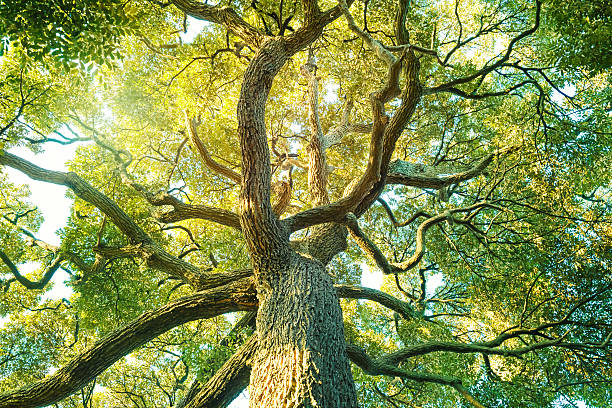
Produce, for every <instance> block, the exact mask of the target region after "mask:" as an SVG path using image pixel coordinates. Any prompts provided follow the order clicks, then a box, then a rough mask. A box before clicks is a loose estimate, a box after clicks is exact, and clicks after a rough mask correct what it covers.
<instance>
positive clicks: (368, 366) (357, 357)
mask: <svg viewBox="0 0 612 408" xmlns="http://www.w3.org/2000/svg"><path fill="white" fill-rule="evenodd" d="M346 352H347V354H348V356H349V358H350V359H351V361H352V362H353V363H355V364H356V365H358V366H359V367H360V368H361V369H362V370H363V371H364V372H365V373H366V374H369V375H388V376H392V377H401V378H405V379H408V380H412V381H416V382H429V383H434V384H440V385H447V386H451V387H453V388H455V389H456V390H457V391H459V392H460V393H461V395H462V396H463V397H464V398H466V400H467V401H468V402H469V403H470V404H472V406H474V407H476V408H485V407H484V405H482V404H481V403H479V402H478V401H477V400H476V398H474V396H472V395H471V394H470V393H469V392H468V391H467V390H466V389H465V388H464V387H463V385H462V384H461V380H460V379H458V378H454V377H448V376H444V375H439V374H430V373H422V372H417V371H408V370H403V369H401V368H399V367H396V366H394V365H391V364H389V363H387V362H386V361H385V360H383V359H380V358H378V359H373V358H372V357H370V356H369V355H368V354H367V353H366V352H365V351H364V350H363V349H362V348H361V347H358V346H355V345H353V344H347V345H346Z"/></svg>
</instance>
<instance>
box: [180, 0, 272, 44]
mask: <svg viewBox="0 0 612 408" xmlns="http://www.w3.org/2000/svg"><path fill="white" fill-rule="evenodd" d="M171 2H172V4H174V5H175V6H176V7H177V8H178V9H179V10H181V11H182V12H184V13H185V14H187V15H189V16H191V17H193V18H195V19H198V20H206V21H210V22H212V23H216V24H221V25H223V26H224V27H226V28H227V29H228V30H229V31H231V32H232V33H234V34H235V35H236V36H238V37H240V38H242V40H243V41H245V42H246V43H248V44H249V45H251V46H253V47H255V48H259V47H260V45H261V44H262V43H263V41H264V39H265V35H264V34H262V33H261V32H260V31H259V30H258V29H256V28H255V27H253V26H252V25H250V24H249V23H247V22H246V21H244V20H243V19H242V18H241V17H240V16H239V15H238V13H236V11H235V10H234V9H232V8H231V7H228V6H221V7H220V6H210V5H208V4H205V3H201V2H199V1H194V0H171Z"/></svg>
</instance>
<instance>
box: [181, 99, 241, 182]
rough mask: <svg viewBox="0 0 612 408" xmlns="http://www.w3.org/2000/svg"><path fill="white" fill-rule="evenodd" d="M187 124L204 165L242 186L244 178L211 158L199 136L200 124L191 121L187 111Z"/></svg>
mask: <svg viewBox="0 0 612 408" xmlns="http://www.w3.org/2000/svg"><path fill="white" fill-rule="evenodd" d="M185 124H186V126H187V133H188V134H189V139H190V140H191V143H193V145H194V146H195V147H196V150H197V151H198V153H199V154H200V158H201V159H202V161H203V162H204V164H205V165H206V166H207V167H208V168H210V169H211V170H213V171H214V172H216V173H219V174H222V175H224V176H225V177H227V178H228V179H230V180H232V181H235V182H236V183H238V184H240V183H241V182H242V177H241V176H240V174H238V173H236V172H235V171H234V170H232V169H230V168H229V167H227V166H224V165H222V164H220V163H217V162H216V161H215V160H213V158H212V157H211V156H210V154H209V153H208V150H206V147H205V146H204V144H203V143H202V141H201V140H200V138H199V136H198V131H197V127H198V125H199V123H198V122H196V120H195V118H192V119H190V118H189V113H188V112H187V111H185Z"/></svg>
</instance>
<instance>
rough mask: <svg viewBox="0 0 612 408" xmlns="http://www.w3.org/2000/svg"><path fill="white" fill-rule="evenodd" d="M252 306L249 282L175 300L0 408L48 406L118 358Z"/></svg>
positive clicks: (1, 399) (6, 397)
mask: <svg viewBox="0 0 612 408" xmlns="http://www.w3.org/2000/svg"><path fill="white" fill-rule="evenodd" d="M256 304H257V297H256V296H255V290H254V287H253V283H252V281H251V279H250V278H245V279H241V280H238V281H235V282H233V283H231V284H228V285H225V286H222V287H218V288H215V289H211V290H208V291H203V292H198V293H195V294H193V295H190V296H186V297H184V298H181V299H178V300H177V301H175V302H172V303H169V304H167V305H165V306H162V307H161V308H159V309H156V310H153V311H150V312H146V313H144V314H142V315H141V316H140V317H139V318H137V319H136V320H134V321H132V322H130V323H128V324H127V325H125V326H123V327H122V328H120V329H118V330H115V331H113V332H112V333H110V334H108V335H107V336H105V337H104V338H102V339H100V340H99V341H98V342H96V343H95V344H94V345H93V346H92V347H90V348H89V349H88V350H86V351H85V352H83V353H82V354H80V355H79V356H77V357H75V358H74V359H72V360H71V361H70V362H69V363H68V364H66V365H65V366H64V367H62V368H60V369H59V370H57V371H56V372H55V373H53V374H52V375H50V376H48V377H46V378H45V379H43V380H41V381H38V382H36V383H34V384H30V385H27V386H25V387H23V388H21V389H19V390H16V391H12V392H9V393H6V394H2V395H0V408H30V407H39V406H43V405H48V404H52V403H54V402H56V401H59V400H61V399H63V398H65V397H67V396H68V395H70V394H72V393H73V392H75V391H77V390H79V389H81V388H82V387H84V386H85V385H86V384H87V383H89V382H90V381H91V380H92V379H93V378H95V377H96V376H97V375H99V374H100V373H102V372H103V371H104V370H106V369H107V368H108V367H110V366H111V365H112V364H113V363H114V362H116V361H117V360H119V359H120V358H121V357H123V356H125V355H127V354H129V353H130V352H131V351H132V350H134V349H136V348H137V347H140V346H141V345H143V344H145V343H147V342H149V341H150V340H152V339H154V338H155V337H157V336H159V335H160V334H162V333H165V332H166V331H168V330H170V329H172V328H173V327H176V326H179V325H181V324H184V323H187V322H190V321H193V320H198V319H207V318H211V317H214V316H218V315H220V314H223V313H228V312H235V311H240V310H250V309H253V308H254V307H256Z"/></svg>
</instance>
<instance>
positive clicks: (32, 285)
mask: <svg viewBox="0 0 612 408" xmlns="http://www.w3.org/2000/svg"><path fill="white" fill-rule="evenodd" d="M0 259H2V261H3V262H4V264H5V265H6V266H7V267H8V268H9V270H10V271H11V273H12V274H13V276H14V277H15V279H16V280H17V282H19V283H21V284H22V285H23V286H25V287H26V288H28V289H42V288H44V287H45V286H46V285H47V283H49V281H50V280H51V278H52V277H53V274H55V272H56V271H57V269H58V268H59V267H60V265H61V263H62V260H63V258H62V256H61V255H57V256H56V257H55V259H53V261H52V262H51V263H50V264H49V266H47V268H46V269H45V272H44V273H43V277H42V278H41V279H40V280H39V281H36V282H32V281H31V280H29V279H28V278H26V277H25V276H23V275H22V274H21V273H19V269H17V266H15V264H14V263H13V262H12V261H11V259H10V258H9V257H8V255H7V254H6V253H4V252H3V251H2V250H1V249H0Z"/></svg>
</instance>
